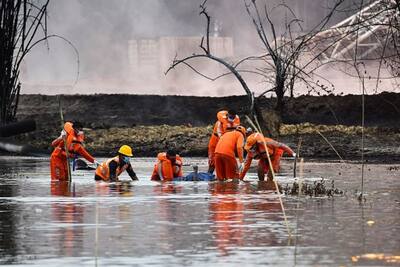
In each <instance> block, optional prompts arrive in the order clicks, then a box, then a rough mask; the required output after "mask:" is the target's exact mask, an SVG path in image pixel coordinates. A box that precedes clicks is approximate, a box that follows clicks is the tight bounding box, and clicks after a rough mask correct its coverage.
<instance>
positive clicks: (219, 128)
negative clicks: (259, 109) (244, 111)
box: [213, 110, 240, 137]
mask: <svg viewBox="0 0 400 267" xmlns="http://www.w3.org/2000/svg"><path fill="white" fill-rule="evenodd" d="M239 125H240V118H239V116H238V115H236V117H235V119H234V120H233V121H229V119H228V111H226V110H221V111H219V112H218V113H217V122H216V123H215V125H214V129H213V134H214V135H216V136H218V137H221V136H222V135H223V134H224V133H226V132H228V131H232V130H234V129H235V128H236V127H237V126H239Z"/></svg>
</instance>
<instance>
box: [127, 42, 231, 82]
mask: <svg viewBox="0 0 400 267" xmlns="http://www.w3.org/2000/svg"><path fill="white" fill-rule="evenodd" d="M200 43H201V37H197V36H194V37H160V38H158V39H147V40H130V41H129V47H128V57H129V76H130V77H129V80H131V81H132V82H133V83H138V84H143V83H146V84H151V85H152V86H156V87H158V88H164V89H165V88H170V87H172V86H173V85H175V84H179V80H181V79H187V78H188V77H192V76H193V71H192V70H190V69H189V68H180V69H179V73H178V72H171V73H170V74H168V76H167V77H165V74H164V73H165V71H166V70H167V69H168V67H169V66H170V65H171V63H172V62H173V60H174V58H183V57H186V56H188V55H192V54H194V53H197V54H201V53H204V52H203V50H202V49H201V48H200V47H199V45H200ZM210 49H211V51H212V53H213V54H214V55H216V56H218V57H222V58H233V57H234V47H233V39H232V38H230V37H210ZM192 63H193V66H195V67H196V68H197V69H199V70H200V71H201V70H202V69H207V70H208V72H209V71H211V69H210V62H204V60H203V61H201V60H193V62H192ZM211 68H212V69H214V70H216V71H218V68H219V67H218V66H212V67H211ZM215 68H217V69H215ZM189 72H190V74H189ZM188 75H189V76H188Z"/></svg>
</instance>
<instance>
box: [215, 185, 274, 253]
mask: <svg viewBox="0 0 400 267" xmlns="http://www.w3.org/2000/svg"><path fill="white" fill-rule="evenodd" d="M270 189H271V184H270V183H268V182H266V181H260V182H258V184H257V186H256V187H254V186H253V185H251V184H249V183H245V184H243V183H240V184H239V183H237V182H216V183H213V184H210V186H209V191H210V193H211V195H212V198H211V201H210V204H209V210H210V219H211V220H212V221H213V222H214V225H213V226H212V230H213V235H214V240H215V242H216V245H217V247H218V249H219V251H220V253H221V254H222V255H229V253H230V252H232V251H235V250H236V249H237V248H238V247H241V246H257V245H262V244H268V245H278V244H280V243H281V241H278V240H277V238H276V236H275V234H274V233H273V231H271V230H272V229H269V227H271V226H272V224H271V223H272V222H274V221H276V222H280V221H281V220H282V218H281V216H280V213H281V207H280V204H279V202H277V200H276V199H264V198H261V199H252V201H249V200H248V198H247V197H246V194H249V193H255V192H258V191H264V190H270ZM271 194H274V193H273V192H271ZM257 224H260V225H262V226H260V227H257Z"/></svg>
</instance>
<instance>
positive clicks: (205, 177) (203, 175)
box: [174, 172, 215, 181]
mask: <svg viewBox="0 0 400 267" xmlns="http://www.w3.org/2000/svg"><path fill="white" fill-rule="evenodd" d="M214 180H215V175H214V174H211V173H208V172H198V173H197V174H196V173H195V172H191V173H189V174H188V175H186V176H184V177H176V178H174V181H214Z"/></svg>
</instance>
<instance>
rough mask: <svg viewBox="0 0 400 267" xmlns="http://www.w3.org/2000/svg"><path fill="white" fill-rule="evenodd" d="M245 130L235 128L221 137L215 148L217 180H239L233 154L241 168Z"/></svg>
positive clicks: (241, 127) (239, 127)
mask: <svg viewBox="0 0 400 267" xmlns="http://www.w3.org/2000/svg"><path fill="white" fill-rule="evenodd" d="M245 136H246V129H245V128H244V127H243V126H237V127H236V129H235V130H234V131H231V132H227V133H225V134H224V135H222V136H221V138H220V139H219V141H218V144H217V147H216V148H215V170H216V173H217V178H218V179H219V180H224V179H234V178H239V167H238V164H237V162H236V158H235V154H237V155H238V158H239V162H240V167H242V166H243V144H244V138H245Z"/></svg>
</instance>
